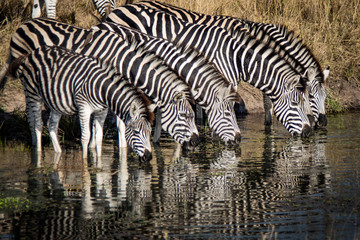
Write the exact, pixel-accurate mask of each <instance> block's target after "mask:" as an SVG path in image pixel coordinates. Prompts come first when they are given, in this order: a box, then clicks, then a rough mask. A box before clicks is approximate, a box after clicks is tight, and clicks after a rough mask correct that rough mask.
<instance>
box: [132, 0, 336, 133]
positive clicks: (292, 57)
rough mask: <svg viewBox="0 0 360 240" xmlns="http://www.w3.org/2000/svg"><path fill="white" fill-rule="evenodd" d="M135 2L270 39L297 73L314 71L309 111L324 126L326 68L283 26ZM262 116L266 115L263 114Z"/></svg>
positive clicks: (146, 2)
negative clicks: (295, 68)
mask: <svg viewBox="0 0 360 240" xmlns="http://www.w3.org/2000/svg"><path fill="white" fill-rule="evenodd" d="M137 4H141V5H145V6H148V7H150V8H153V9H156V10H158V11H163V12H166V13H168V14H171V15H173V16H175V17H177V18H180V19H182V20H184V21H187V22H191V23H195V24H204V25H209V26H210V25H211V26H218V27H221V28H224V29H225V30H227V31H229V32H230V33H231V34H232V35H233V36H235V37H236V36H237V34H239V33H241V32H243V31H248V32H249V33H250V34H252V35H253V36H255V37H256V38H257V39H259V38H260V40H262V41H263V42H265V43H266V44H269V40H270V41H271V42H273V43H274V44H271V45H272V47H274V48H275V50H276V51H277V52H279V53H280V54H281V55H282V56H284V57H286V58H287V60H288V62H289V63H293V64H295V65H296V64H300V65H301V69H300V70H299V71H300V73H303V74H304V73H305V71H307V70H309V69H310V68H312V69H313V70H312V71H314V75H315V77H314V78H312V79H310V85H311V89H310V91H309V95H310V96H309V100H310V105H311V110H312V112H313V115H314V118H315V121H316V123H317V124H318V125H319V126H326V123H327V120H326V116H325V100H326V90H325V86H324V82H325V80H326V79H327V77H328V76H329V68H328V69H326V70H324V71H322V70H321V66H320V64H319V63H318V61H317V60H316V58H315V57H314V55H313V54H312V52H311V51H310V50H309V49H308V48H307V47H306V46H305V45H304V44H303V43H302V42H301V41H300V40H299V38H298V37H295V36H294V32H292V31H289V30H288V29H287V28H286V27H285V26H281V25H275V24H265V23H256V22H250V21H247V20H243V19H239V18H235V17H230V16H221V15H220V16H219V15H215V16H212V15H206V14H201V13H197V12H193V11H190V10H186V9H183V8H179V7H176V6H173V5H170V4H166V3H161V2H157V1H142V2H138V3H137ZM259 35H262V36H259ZM264 103H265V101H264ZM265 105H266V104H265ZM265 110H266V112H269V111H270V108H269V107H267V106H265ZM265 116H269V115H268V114H266V115H265ZM265 118H266V120H265V122H266V123H267V124H271V114H270V118H268V117H265Z"/></svg>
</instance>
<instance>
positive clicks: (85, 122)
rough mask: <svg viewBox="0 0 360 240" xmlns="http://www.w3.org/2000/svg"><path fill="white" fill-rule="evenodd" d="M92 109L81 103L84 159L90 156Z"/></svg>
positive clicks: (80, 114)
mask: <svg viewBox="0 0 360 240" xmlns="http://www.w3.org/2000/svg"><path fill="white" fill-rule="evenodd" d="M92 112H93V111H92V109H91V107H89V106H86V105H79V118H80V128H81V144H82V151H83V154H82V155H83V159H85V158H87V157H88V144H89V141H90V116H91V114H92Z"/></svg>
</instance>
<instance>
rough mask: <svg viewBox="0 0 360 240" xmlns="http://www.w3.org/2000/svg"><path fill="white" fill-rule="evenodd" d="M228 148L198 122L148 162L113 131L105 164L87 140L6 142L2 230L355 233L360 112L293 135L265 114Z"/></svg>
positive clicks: (359, 232) (153, 234) (60, 234)
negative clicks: (197, 128) (189, 138)
mask: <svg viewBox="0 0 360 240" xmlns="http://www.w3.org/2000/svg"><path fill="white" fill-rule="evenodd" d="M239 125H240V126H241V130H242V135H243V139H242V142H241V144H240V146H238V147H225V146H223V145H222V144H220V143H219V140H217V139H214V138H213V137H211V134H210V133H209V132H208V131H206V129H201V132H202V137H203V139H202V142H201V144H200V146H199V147H198V148H197V149H196V150H195V151H194V152H190V153H187V152H182V151H181V149H180V148H179V147H178V146H177V145H176V144H174V142H173V141H172V140H171V139H169V138H166V137H164V138H162V139H161V146H160V147H156V148H154V154H153V160H152V161H151V162H150V163H148V164H140V163H139V162H138V160H137V158H136V156H135V155H134V153H132V152H131V151H129V152H128V153H126V152H124V150H122V151H119V150H118V149H117V148H116V147H115V146H114V145H116V143H114V142H111V141H106V142H105V144H104V148H103V156H102V158H101V168H98V167H100V165H98V167H97V165H96V163H95V160H94V158H90V161H89V163H87V162H85V163H83V162H82V160H81V152H80V151H79V149H80V146H78V145H76V146H74V147H73V148H67V149H64V152H63V154H62V155H61V156H58V155H55V154H54V152H53V151H52V148H51V147H46V148H45V151H44V152H43V154H42V155H41V156H36V155H35V154H32V153H31V151H30V150H17V149H4V150H2V151H1V152H0V239H15V238H16V239H19V238H22V239H65V238H66V239H124V238H125V239H126V238H128V239H132V238H145V239H146V238H162V239H179V238H181V239H182V238H188V239H194V238H196V239H208V238H210V239H219V238H241V239H243V238H244V239H259V238H262V239H359V238H360V212H359V211H360V147H359V146H360V113H346V114H341V115H333V116H329V117H328V126H327V128H326V130H318V131H316V132H314V134H313V135H312V136H311V137H310V138H309V139H305V140H301V139H294V138H291V137H290V136H289V134H288V133H287V132H286V131H285V129H284V128H283V127H282V126H281V125H279V124H278V123H276V124H275V125H274V126H273V127H272V129H271V130H269V131H265V130H264V126H263V115H248V116H246V117H245V118H244V119H241V120H239Z"/></svg>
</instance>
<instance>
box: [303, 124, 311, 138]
mask: <svg viewBox="0 0 360 240" xmlns="http://www.w3.org/2000/svg"><path fill="white" fill-rule="evenodd" d="M310 132H311V127H310V126H309V125H307V124H305V126H304V127H303V129H302V132H301V137H308V136H309V135H310Z"/></svg>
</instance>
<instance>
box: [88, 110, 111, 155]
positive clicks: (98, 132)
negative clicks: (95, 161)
mask: <svg viewBox="0 0 360 240" xmlns="http://www.w3.org/2000/svg"><path fill="white" fill-rule="evenodd" d="M107 113H108V109H104V110H102V111H100V112H96V113H95V115H94V122H93V132H92V134H93V135H94V134H95V145H96V155H97V157H98V158H99V157H101V149H102V140H103V132H104V131H103V129H104V122H105V119H106V116H107ZM94 128H95V129H94ZM92 140H94V137H93V138H92ZM90 145H91V143H90Z"/></svg>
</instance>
